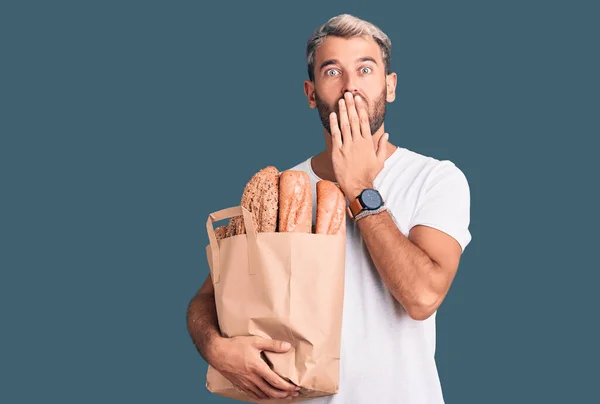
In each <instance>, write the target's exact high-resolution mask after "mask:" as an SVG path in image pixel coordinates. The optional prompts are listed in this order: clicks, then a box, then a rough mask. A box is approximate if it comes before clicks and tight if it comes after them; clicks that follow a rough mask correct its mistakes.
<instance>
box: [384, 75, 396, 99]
mask: <svg viewBox="0 0 600 404" xmlns="http://www.w3.org/2000/svg"><path fill="white" fill-rule="evenodd" d="M396 79H397V76H396V73H390V74H388V75H387V76H386V77H385V85H386V93H385V99H386V101H387V102H394V100H395V99H396Z"/></svg>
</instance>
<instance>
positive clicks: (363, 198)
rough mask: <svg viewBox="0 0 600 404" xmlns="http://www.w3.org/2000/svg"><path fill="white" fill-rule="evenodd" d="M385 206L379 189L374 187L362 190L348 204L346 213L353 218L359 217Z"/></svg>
mask: <svg viewBox="0 0 600 404" xmlns="http://www.w3.org/2000/svg"><path fill="white" fill-rule="evenodd" d="M384 208H385V203H384V201H383V198H382V197H381V194H380V193H379V191H377V190H376V189H374V188H367V189H365V190H363V191H362V192H361V193H360V194H359V195H358V196H357V197H356V198H355V199H354V200H353V201H352V202H350V204H349V205H348V214H349V215H350V217H351V218H352V219H354V220H358V219H360V218H361V217H362V216H364V215H366V214H371V213H375V212H378V211H380V210H382V209H384Z"/></svg>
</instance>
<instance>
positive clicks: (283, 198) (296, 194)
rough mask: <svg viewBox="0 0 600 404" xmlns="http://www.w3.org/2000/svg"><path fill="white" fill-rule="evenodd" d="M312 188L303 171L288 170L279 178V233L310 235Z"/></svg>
mask: <svg viewBox="0 0 600 404" xmlns="http://www.w3.org/2000/svg"><path fill="white" fill-rule="evenodd" d="M311 230H312V187H311V183H310V178H309V177H308V174H307V173H305V172H304V171H295V170H288V171H284V172H282V173H281V175H280V176H279V224H278V231H279V232H300V233H311Z"/></svg>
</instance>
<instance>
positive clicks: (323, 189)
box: [315, 180, 346, 235]
mask: <svg viewBox="0 0 600 404" xmlns="http://www.w3.org/2000/svg"><path fill="white" fill-rule="evenodd" d="M316 222H317V223H316V227H315V233H316V234H334V235H337V234H345V233H346V198H345V197H344V193H343V192H342V191H341V190H340V189H339V188H338V186H337V185H335V183H333V182H331V181H327V180H321V181H319V182H317V220H316Z"/></svg>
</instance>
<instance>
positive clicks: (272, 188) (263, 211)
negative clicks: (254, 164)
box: [226, 166, 279, 237]
mask: <svg viewBox="0 0 600 404" xmlns="http://www.w3.org/2000/svg"><path fill="white" fill-rule="evenodd" d="M278 188H279V170H277V168H275V167H273V166H267V167H265V168H263V169H262V170H260V171H259V172H257V173H256V174H254V175H253V176H252V178H251V179H250V181H248V183H247V184H246V186H245V187H244V192H243V194H242V201H241V205H242V206H243V207H244V208H246V209H248V210H249V211H250V212H251V213H252V221H253V223H254V227H255V228H256V231H257V232H274V231H276V229H277V213H278V212H277V211H278V208H279V206H278V201H279V193H278ZM245 233H246V227H245V225H244V220H243V217H242V216H237V217H234V218H232V219H231V220H230V221H229V225H228V229H227V232H226V234H227V237H228V236H235V235H238V234H245Z"/></svg>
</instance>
